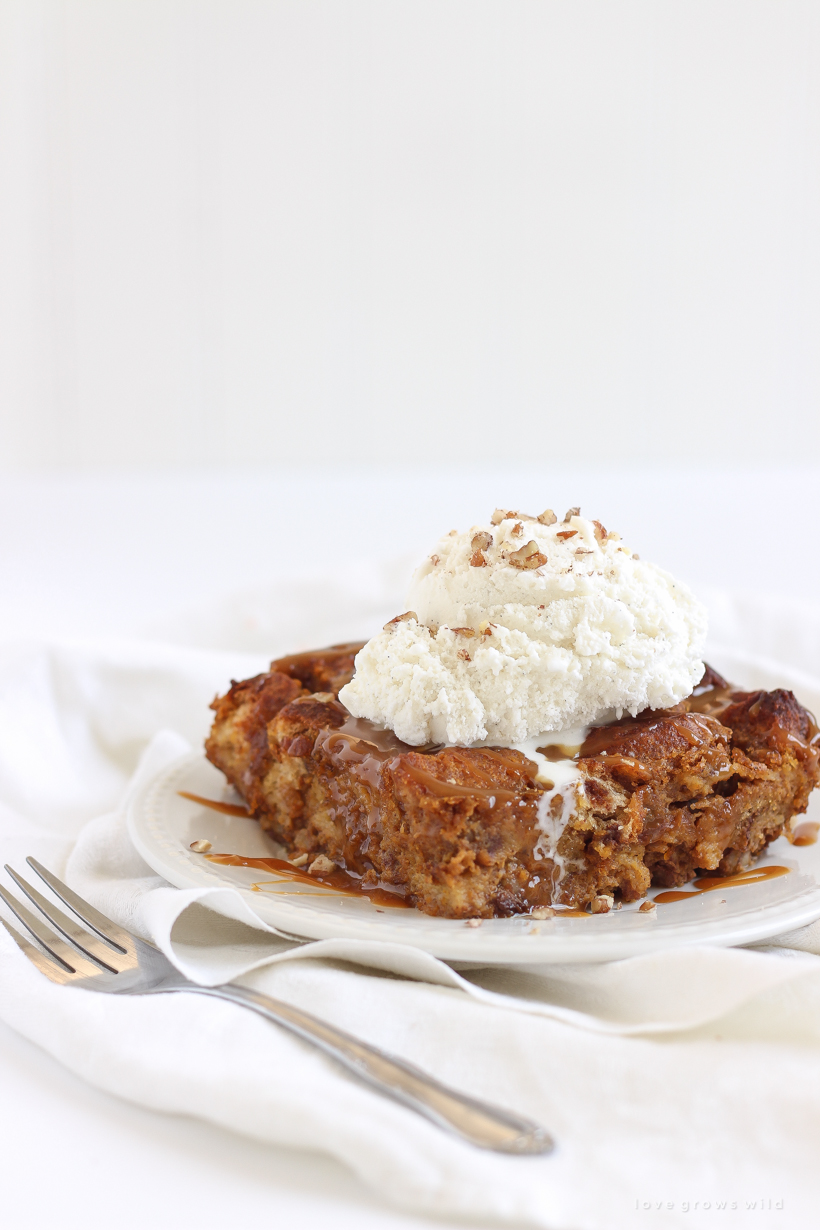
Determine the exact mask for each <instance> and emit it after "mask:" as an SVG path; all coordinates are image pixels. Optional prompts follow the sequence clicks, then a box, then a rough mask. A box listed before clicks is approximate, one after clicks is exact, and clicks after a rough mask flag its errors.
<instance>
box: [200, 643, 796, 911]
mask: <svg viewBox="0 0 820 1230" xmlns="http://www.w3.org/2000/svg"><path fill="white" fill-rule="evenodd" d="M359 648H360V645H358V644H347V645H340V646H333V647H332V648H330V649H325V650H318V651H316V652H315V653H308V654H299V655H296V656H294V657H290V658H282V659H280V660H278V661H276V662H273V663H272V664H271V668H270V671H269V672H267V673H265V674H263V675H258V676H257V677H256V678H254V679H249V680H245V681H244V682H241V683H233V684H232V686H231V688H230V691H229V692H228V693H227V694H226V695H225V696H223V697H218V698H217V699H216V700H215V701H214V702H213V706H212V707H213V708H214V709H215V711H216V718H215V720H214V723H213V728H212V730H211V733H210V736H209V738H208V740H207V743H206V750H207V755H208V757H209V759H210V760H211V761H212V762H213V764H215V765H216V766H217V767H218V768H220V769H221V770H222V771H223V772H224V774H225V776H226V777H227V778H228V780H229V781H230V782H231V783H232V784H233V785H234V786H235V787H236V789H237V790H238V791H239V793H240V794H241V795H242V797H243V798H244V799H245V800H246V802H247V804H248V807H249V810H250V812H251V814H252V815H253V816H255V817H256V818H257V819H258V820H259V822H260V824H261V825H262V827H263V829H265V830H267V831H268V832H269V833H270V834H271V835H272V836H273V837H274V838H275V839H276V840H277V841H279V842H281V843H282V844H283V845H284V846H285V847H286V849H287V851H288V854H289V857H290V858H294V857H296V856H298V855H300V854H307V855H309V856H316V855H320V854H322V855H325V856H326V858H327V859H329V860H331V862H332V863H333V864H335V866H336V867H339V868H342V869H344V870H346V871H347V872H348V873H349V874H350V875H351V876H353V877H354V878H355V879H356V880H358V881H359V882H360V883H361V885H362V886H363V888H365V889H367V888H368V887H376V886H379V887H381V888H383V889H386V890H388V891H392V892H394V893H397V894H399V895H401V896H403V897H404V898H405V899H406V900H407V902H408V903H409V904H412V905H414V906H416V907H417V908H418V909H420V910H422V911H423V912H424V913H426V914H433V915H438V916H440V917H445V918H491V917H495V916H505V915H511V914H518V913H524V912H527V911H530V910H532V909H533V908H536V907H539V906H551V905H557V906H564V907H574V908H576V909H579V908H585V907H589V906H591V907H592V908H593V909H596V908H599V904H600V903H601V902H605V903H608V902H609V899H610V898H611V897H615V898H617V899H619V900H620V901H623V902H629V901H635V900H637V899H638V898H640V897H643V896H644V895H645V894H646V891H647V889H648V888H649V887H650V885H651V884H655V885H661V886H664V887H674V886H679V885H682V884H684V883H686V882H687V881H689V880H691V879H692V878H693V877H694V876H695V875H697V874H708V873H715V874H732V873H734V872H737V871H740V870H742V869H744V868H746V867H748V866H749V865H750V863H751V861H752V859H753V858H754V857H755V856H756V855H758V854H759V853H760V852H761V851H762V850H763V849H765V847H766V845H767V844H768V843H769V842H771V841H773V840H774V839H775V838H776V837H779V836H780V835H781V834H782V833H784V832H786V834H787V835H788V834H789V832H790V822H791V820H792V818H793V817H794V816H796V815H798V814H799V813H801V812H803V811H805V810H806V806H807V802H808V798H809V794H810V792H811V790H812V789H813V788H814V787H815V786H816V785H817V784H818V780H820V769H818V759H819V758H820V740H818V732H817V727H816V725H815V723H814V720H813V719H812V717H811V715H810V714H809V713H808V712H807V711H806V710H805V709H804V708H803V707H802V706H801V705H800V704H799V703H798V702H797V700H796V699H795V697H794V696H793V694H792V693H791V692H787V691H783V690H781V689H778V690H776V691H773V692H762V691H757V692H742V691H739V690H736V689H732V688H731V687H730V686H729V685H728V684H727V683H726V682H725V680H723V679H721V678H720V676H718V675H717V674H716V673H715V672H713V671H710V670H709V669H708V668H707V672H706V674H705V675H704V678H703V680H702V682H701V684H700V686H699V687H698V688H696V689H695V692H694V693H693V695H692V696H691V697H690V698H689V699H688V700H685V701H683V702H682V703H681V704H679V705H676V706H675V707H674V708H672V709H666V710H655V711H652V710H647V711H645V712H644V713H641V714H640V715H639V716H638V717H637V718H625V719H622V720H621V721H618V722H614V723H611V724H610V725H607V726H601V727H595V728H593V729H592V731H591V732H590V734H589V736H588V738H587V740H586V742H585V743H584V745H583V746H582V747H581V748H580V751H579V752H578V754H577V756H576V757H575V759H574V762H573V770H572V775H571V776H572V778H573V780H571V781H570V783H569V785H565V786H563V787H561V788H557V787H555V786H553V785H552V783H550V782H545V781H544V780H543V778H544V773H543V771H541V772H540V775H539V766H538V765H537V764H536V763H535V762H534V761H533V760H532V759H530V758H529V757H528V756H527V755H525V754H524V753H523V752H521V751H517V750H515V749H511V748H491V747H449V746H448V747H443V746H440V745H439V746H429V747H420V748H419V747H410V746H409V745H407V744H404V743H401V742H400V741H399V740H398V739H397V738H396V737H395V736H394V735H393V733H392V732H391V731H390V730H386V729H384V728H381V727H377V726H374V725H373V724H371V723H370V722H367V721H365V720H361V719H357V718H353V717H352V716H351V715H350V714H349V712H348V711H347V710H346V709H345V708H344V706H343V705H342V704H341V703H340V702H339V700H338V699H337V695H338V692H339V690H340V688H342V687H343V686H344V684H345V683H347V682H348V680H349V679H350V677H351V676H352V673H353V669H354V668H353V659H354V657H355V655H356V653H357V651H358V650H359ZM602 908H608V906H607V905H606V904H605V905H604V906H603V907H602Z"/></svg>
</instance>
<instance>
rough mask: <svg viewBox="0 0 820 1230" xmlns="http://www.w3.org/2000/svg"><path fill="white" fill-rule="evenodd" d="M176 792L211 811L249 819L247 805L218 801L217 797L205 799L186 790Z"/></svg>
mask: <svg viewBox="0 0 820 1230" xmlns="http://www.w3.org/2000/svg"><path fill="white" fill-rule="evenodd" d="M177 794H178V795H180V797H181V798H183V799H190V800H191V802H192V803H201V804H202V806H203V807H210V809H211V811H221V812H223V813H224V815H226V816H245V817H247V818H248V819H251V813H250V812H249V811H248V809H247V807H242V806H241V805H240V804H239V803H220V802H218V800H217V799H206V798H203V796H202V795H201V794H191V793H190V791H188V790H178V791H177Z"/></svg>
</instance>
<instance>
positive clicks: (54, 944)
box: [0, 885, 101, 976]
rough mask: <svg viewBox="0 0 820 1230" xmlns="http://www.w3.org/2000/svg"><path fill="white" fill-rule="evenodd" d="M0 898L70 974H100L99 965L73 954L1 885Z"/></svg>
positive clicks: (77, 953)
mask: <svg viewBox="0 0 820 1230" xmlns="http://www.w3.org/2000/svg"><path fill="white" fill-rule="evenodd" d="M0 898H2V900H3V901H5V903H6V905H7V906H8V907H9V909H10V910H11V912H12V914H14V915H16V917H17V919H18V920H19V921H20V922H21V923H22V924H23V926H24V927H25V929H26V930H27V931H28V932H29V933H30V934H31V935H33V936H34V938H35V940H37V942H38V943H40V944H42V946H43V948H45V950H46V952H47V953H48V955H49V956H50V957H54V958H55V959H56V960H57V961H59V962H60V963H61V964H62V965H65V966H66V967H67V969H68V970H70V971H71V972H72V973H76V974H82V975H84V976H90V975H93V974H99V973H100V972H101V970H100V967H99V965H96V964H94V963H93V962H91V961H89V960H88V959H87V958H86V957H84V956H82V955H81V954H80V953H79V952H75V950H74V949H73V948H69V946H68V944H66V942H65V940H62V939H61V938H60V937H59V935H56V934H55V933H54V932H53V931H51V930H50V929H49V928H48V927H47V926H46V925H45V924H44V923H43V922H41V921H40V919H39V918H37V917H35V915H34V914H32V912H31V910H27V909H26V907H25V906H24V905H23V903H22V902H21V901H18V900H17V898H16V897H14V896H13V895H12V894H11V893H10V892H9V891H8V890H7V889H5V888H3V886H2V885H0Z"/></svg>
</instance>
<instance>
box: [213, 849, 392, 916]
mask: <svg viewBox="0 0 820 1230" xmlns="http://www.w3.org/2000/svg"><path fill="white" fill-rule="evenodd" d="M203 857H204V858H206V859H207V860H208V862H210V863H218V864H219V866H220V867H252V868H254V869H256V870H259V871H274V872H276V874H277V875H278V876H280V877H281V879H283V880H290V881H292V882H293V883H295V884H309V885H310V886H311V887H312V888H316V887H320V888H322V889H330V890H331V891H332V892H334V893H340V894H341V895H342V896H344V897H359V898H360V899H361V898H362V897H364V898H366V899H367V900H368V901H372V902H373V904H374V905H382V906H388V907H390V908H392V909H398V910H409V909H412V906H411V904H410V902H409V901H406V900H405V898H404V897H403V896H402V894H401V890H396V891H395V892H389V891H388V890H387V889H386V888H379V887H376V886H375V885H374V887H373V888H370V887H368V886H367V885H363V884H362V881H361V880H357V879H356V878H355V876H352V875H350V873H349V872H347V871H342V870H341V868H337V869H336V870H335V871H329V872H327V873H322V874H321V875H319V874H317V875H311V874H310V873H309V872H307V871H302V870H301V868H299V867H294V866H293V864H292V863H289V862H287V861H286V860H285V859H283V858H250V857H246V856H245V855H244V854H206V855H204V856H203ZM269 882H270V883H272V884H274V885H275V884H276V883H277V881H275V880H272V881H269ZM252 887H253V889H254V890H255V891H256V892H259V891H260V890H261V885H258V884H254V885H252Z"/></svg>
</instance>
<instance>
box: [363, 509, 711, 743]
mask: <svg viewBox="0 0 820 1230" xmlns="http://www.w3.org/2000/svg"><path fill="white" fill-rule="evenodd" d="M521 525H526V527H527V529H526V541H525V542H524V544H523V545H521V539H522V538H523V537H524V534H516V533H515V532H514V531H515V530H516V527H518V526H521ZM477 544H480V545H477ZM476 552H479V553H480V555H481V561H480V566H478V563H477V561H476V560H475V554H476ZM434 559H435V560H436V561H437V562H436V563H434V562H433V560H434ZM408 608H409V609H408V610H407V611H405V612H404V613H403V614H401V615H398V616H396V617H395V618H394V619H392V620H390V622H389V623H387V624H386V625H385V628H384V630H383V631H382V632H379V633H377V635H376V636H374V637H373V638H372V640H370V641H368V643H367V644H366V645H365V646H364V648H363V649H362V650H360V652H359V654H358V655H357V657H356V673H355V675H354V677H353V679H352V680H351V682H350V683H349V684H347V685H346V687H344V688H343V689H342V690H341V692H340V694H339V699H340V700H341V701H342V703H343V704H344V705H346V706H347V708H348V709H349V710H350V712H351V713H352V714H353V715H354V716H355V717H362V718H369V719H370V720H371V721H374V722H377V723H380V724H382V725H384V726H388V727H390V728H391V729H392V730H393V731H394V732H395V733H396V735H398V737H399V738H400V739H402V740H404V741H405V742H406V743H409V744H411V745H414V746H418V745H420V744H425V743H449V744H457V745H462V746H470V745H475V744H478V743H487V742H492V743H495V744H499V745H504V746H513V745H515V744H518V743H521V742H522V741H525V740H528V739H530V738H532V737H534V736H536V735H539V734H541V733H544V732H554V731H560V730H564V729H566V728H568V727H581V726H588V725H592V724H594V723H596V722H601V721H607V720H611V719H612V718H613V717H616V716H620V715H621V714H623V713H630V714H633V715H634V714H637V713H639V712H640V711H641V710H643V709H647V708H653V709H659V708H665V707H667V706H669V705H673V704H676V703H677V702H678V701H681V700H683V699H684V698H685V697H686V696H688V695H689V694H690V693H691V691H692V689H693V688H694V687H695V685H696V684H697V682H698V680H699V679H700V677H701V675H702V673H703V662H702V660H701V653H702V648H703V642H704V639H705V634H706V613H705V611H704V608H703V607H702V606H701V604H700V603H699V602H698V601H697V600H696V599H695V598H694V596H693V595H692V594H691V592H690V591H689V589H688V588H687V587H686V586H685V585H683V584H681V583H679V582H677V581H675V579H674V578H673V577H671V576H670V575H669V573H667V572H664V571H663V570H662V569H660V568H658V567H656V566H655V565H654V564H650V563H646V562H644V561H642V560H639V559H638V557H637V556H636V555H634V554H631V553H630V552H629V551H627V550H625V549H624V547H623V546H622V545H621V544H620V540H619V536H618V535H617V534H614V533H612V532H609V531H607V530H605V528H604V526H603V524H602V523H601V522H600V521H592V520H588V519H587V518H585V517H582V516H580V514H579V512H578V510H577V509H575V508H572V509H570V510H569V511H568V513H567V516H566V518H565V519H564V521H562V522H558V520H557V518H556V517H555V514H554V513H552V512H551V510H547V512H545V513H541V514H540V516H538V517H531V516H529V515H527V514H524V513H520V512H515V511H504V510H501V509H496V511H495V512H494V513H493V516H492V518H491V523H490V525H475V526H472V527H471V528H470V529H469V530H467V531H465V532H462V533H454V532H452V531H451V532H450V534H448V535H446V536H445V537H444V538H443V539H442V540H441V541H440V543H439V544H438V545H437V546H436V548H435V552H434V555H433V556H431V557H428V558H427V559H426V560H425V562H424V563H423V564H422V565H421V567H420V568H419V569H418V571H417V572H416V574H415V576H414V578H413V582H412V586H411V590H410V594H409V595H408ZM476 634H478V635H476ZM465 636H467V637H470V636H472V637H473V638H474V639H472V640H471V642H470V652H469V653H466V656H465V643H464V639H463V638H464V637H465Z"/></svg>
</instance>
